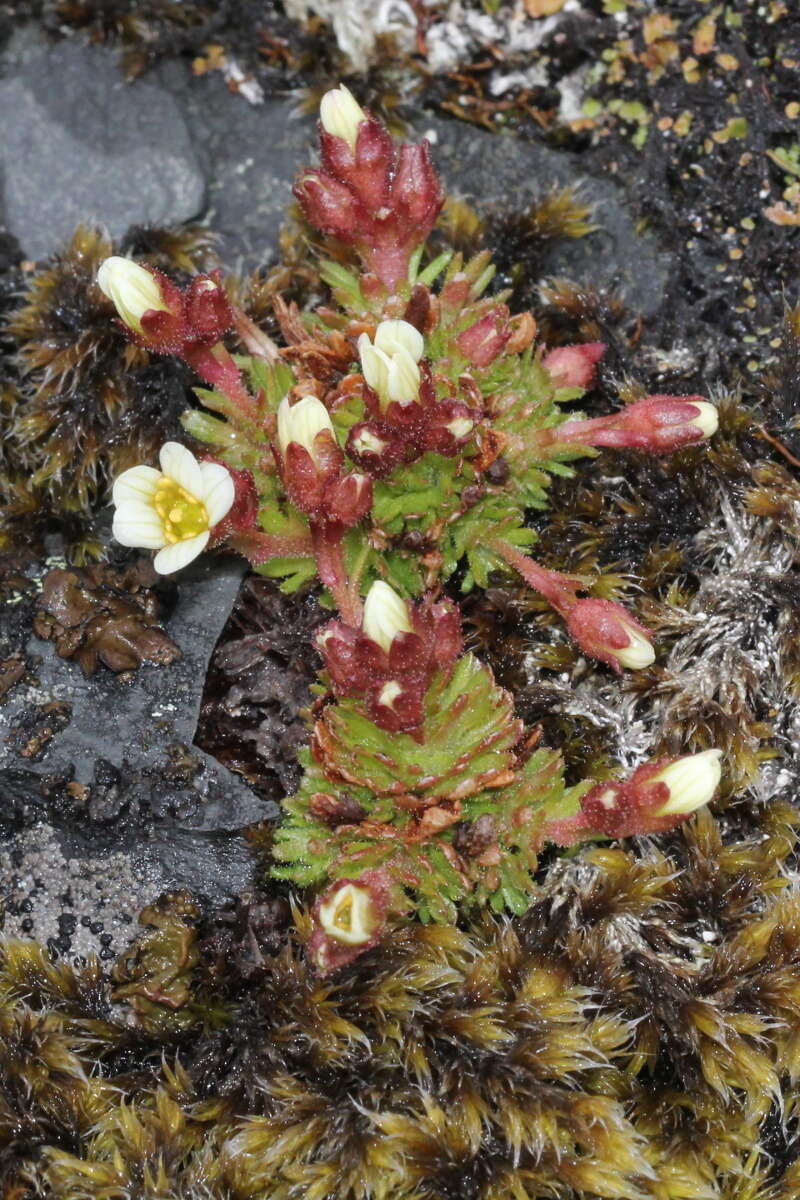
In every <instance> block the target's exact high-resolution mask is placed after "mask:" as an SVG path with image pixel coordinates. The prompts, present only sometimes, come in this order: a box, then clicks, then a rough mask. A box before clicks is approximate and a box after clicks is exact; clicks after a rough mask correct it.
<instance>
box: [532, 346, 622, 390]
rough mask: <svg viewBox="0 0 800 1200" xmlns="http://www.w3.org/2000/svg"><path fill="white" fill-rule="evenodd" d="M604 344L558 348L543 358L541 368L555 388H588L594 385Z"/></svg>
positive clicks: (603, 352)
mask: <svg viewBox="0 0 800 1200" xmlns="http://www.w3.org/2000/svg"><path fill="white" fill-rule="evenodd" d="M605 350H606V347H605V343H604V342H584V343H582V344H581V345H579V346H559V347H558V348H557V349H555V350H551V351H550V353H549V354H546V355H545V356H544V359H543V360H542V366H543V367H544V369H545V370H546V371H549V373H550V375H551V377H552V380H553V383H554V384H555V385H556V387H579V388H588V387H591V385H592V384H593V383H594V379H595V375H596V373H597V370H596V368H597V363H598V362H599V361H600V359H601V358H602V357H603V355H604V354H605Z"/></svg>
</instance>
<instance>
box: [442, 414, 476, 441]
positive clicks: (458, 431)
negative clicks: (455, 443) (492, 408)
mask: <svg viewBox="0 0 800 1200" xmlns="http://www.w3.org/2000/svg"><path fill="white" fill-rule="evenodd" d="M474 425H475V422H474V421H470V420H468V419H467V418H466V417H456V418H455V419H454V420H453V421H450V422H449V423H448V425H447V428H448V429H449V430H450V432H451V433H452V435H453V437H454V438H465V437H466V436H467V434H468V433H471V431H472V429H473V427H474Z"/></svg>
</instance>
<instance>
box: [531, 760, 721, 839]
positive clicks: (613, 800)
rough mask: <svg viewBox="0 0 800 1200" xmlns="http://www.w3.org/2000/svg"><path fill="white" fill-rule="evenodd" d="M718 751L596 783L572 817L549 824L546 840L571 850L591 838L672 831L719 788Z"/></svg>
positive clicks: (645, 765)
mask: <svg viewBox="0 0 800 1200" xmlns="http://www.w3.org/2000/svg"><path fill="white" fill-rule="evenodd" d="M721 756H722V752H721V751H720V750H704V751H703V752H702V753H700V754H687V755H684V756H683V757H682V758H661V759H657V760H656V761H654V762H648V763H643V764H642V766H641V767H638V768H637V769H636V770H635V771H634V773H633V774H632V775H631V777H630V779H626V780H623V781H614V782H609V783H598V784H596V785H595V787H593V788H592V789H591V790H590V791H588V792H587V793H586V794H585V795H584V797H583V798H582V800H581V807H580V811H579V812H578V813H577V814H576V815H575V816H574V817H568V818H566V819H565V820H559V821H551V822H549V823H548V824H547V825H546V826H545V829H544V837H545V838H546V839H547V840H550V841H554V842H558V843H559V844H560V845H562V846H569V845H572V844H573V843H574V842H578V841H581V840H582V839H584V838H585V837H587V836H590V835H591V834H604V835H605V836H606V837H615V838H622V837H632V836H634V835H636V834H644V833H663V832H664V831H665V830H667V829H673V828H674V827H675V826H676V825H680V823H681V822H682V821H684V820H686V818H687V817H688V816H689V815H690V814H691V813H693V812H695V811H696V810H697V809H698V808H702V806H703V805H704V804H708V803H709V801H710V800H711V799H712V798H713V796H714V793H715V792H716V790H717V788H718V787H719V781H720V775H721V767H720V758H721Z"/></svg>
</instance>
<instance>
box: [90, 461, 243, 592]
mask: <svg viewBox="0 0 800 1200" xmlns="http://www.w3.org/2000/svg"><path fill="white" fill-rule="evenodd" d="M159 460H160V462H161V470H160V471H157V470H156V468H155V467H145V466H139V467H131V468H130V469H129V470H128V471H123V472H122V474H121V475H120V476H119V478H118V479H116V480H115V481H114V491H113V500H114V504H115V506H116V512H115V513H114V525H113V534H114V537H115V538H116V539H117V541H118V542H121V543H122V545H123V546H139V547H141V548H142V549H143V550H158V554H157V555H156V556H155V559H154V560H153V566H154V567H155V569H156V570H157V571H158V572H159V574H161V575H169V574H171V573H172V572H173V571H179V570H180V569H181V567H185V566H186V564H187V563H190V562H191V561H192V559H193V558H197V556H198V554H200V553H201V552H202V551H203V550H204V549H205V547H206V545H207V543H208V539H209V537H210V535H211V530H212V528H213V527H214V526H215V525H216V524H218V523H219V522H220V521H221V520H222V518H223V517H224V516H226V515H227V513H228V512H229V510H230V508H231V505H232V504H233V500H234V493H235V489H234V484H233V478H232V476H231V474H230V472H229V471H227V470H226V469H225V467H223V466H221V465H220V463H210V462H198V461H197V459H196V458H195V456H194V455H193V454H192V452H191V450H187V448H186V447H185V446H182V445H181V443H180V442H166V443H165V444H164V445H163V446H162V447H161V451H160V454H159Z"/></svg>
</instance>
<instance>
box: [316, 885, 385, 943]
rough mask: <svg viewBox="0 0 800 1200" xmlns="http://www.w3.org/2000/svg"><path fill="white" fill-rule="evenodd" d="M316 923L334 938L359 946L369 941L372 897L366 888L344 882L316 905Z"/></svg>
mask: <svg viewBox="0 0 800 1200" xmlns="http://www.w3.org/2000/svg"><path fill="white" fill-rule="evenodd" d="M319 923H320V925H321V926H322V928H323V929H324V930H325V932H326V933H327V935H328V937H331V938H333V939H334V940H335V941H337V942H344V943H345V945H348V946H360V945H362V944H363V943H364V942H368V941H369V939H370V938H371V937H372V933H373V930H374V929H375V924H376V920H375V914H374V911H373V904H372V897H371V896H370V894H369V892H368V891H367V889H366V888H362V887H358V885H357V884H355V883H346V884H345V886H344V887H342V888H339V890H338V891H337V892H335V893H334V894H333V895H332V896H331V898H330V900H328V901H326V903H324V904H321V905H320V908H319Z"/></svg>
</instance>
